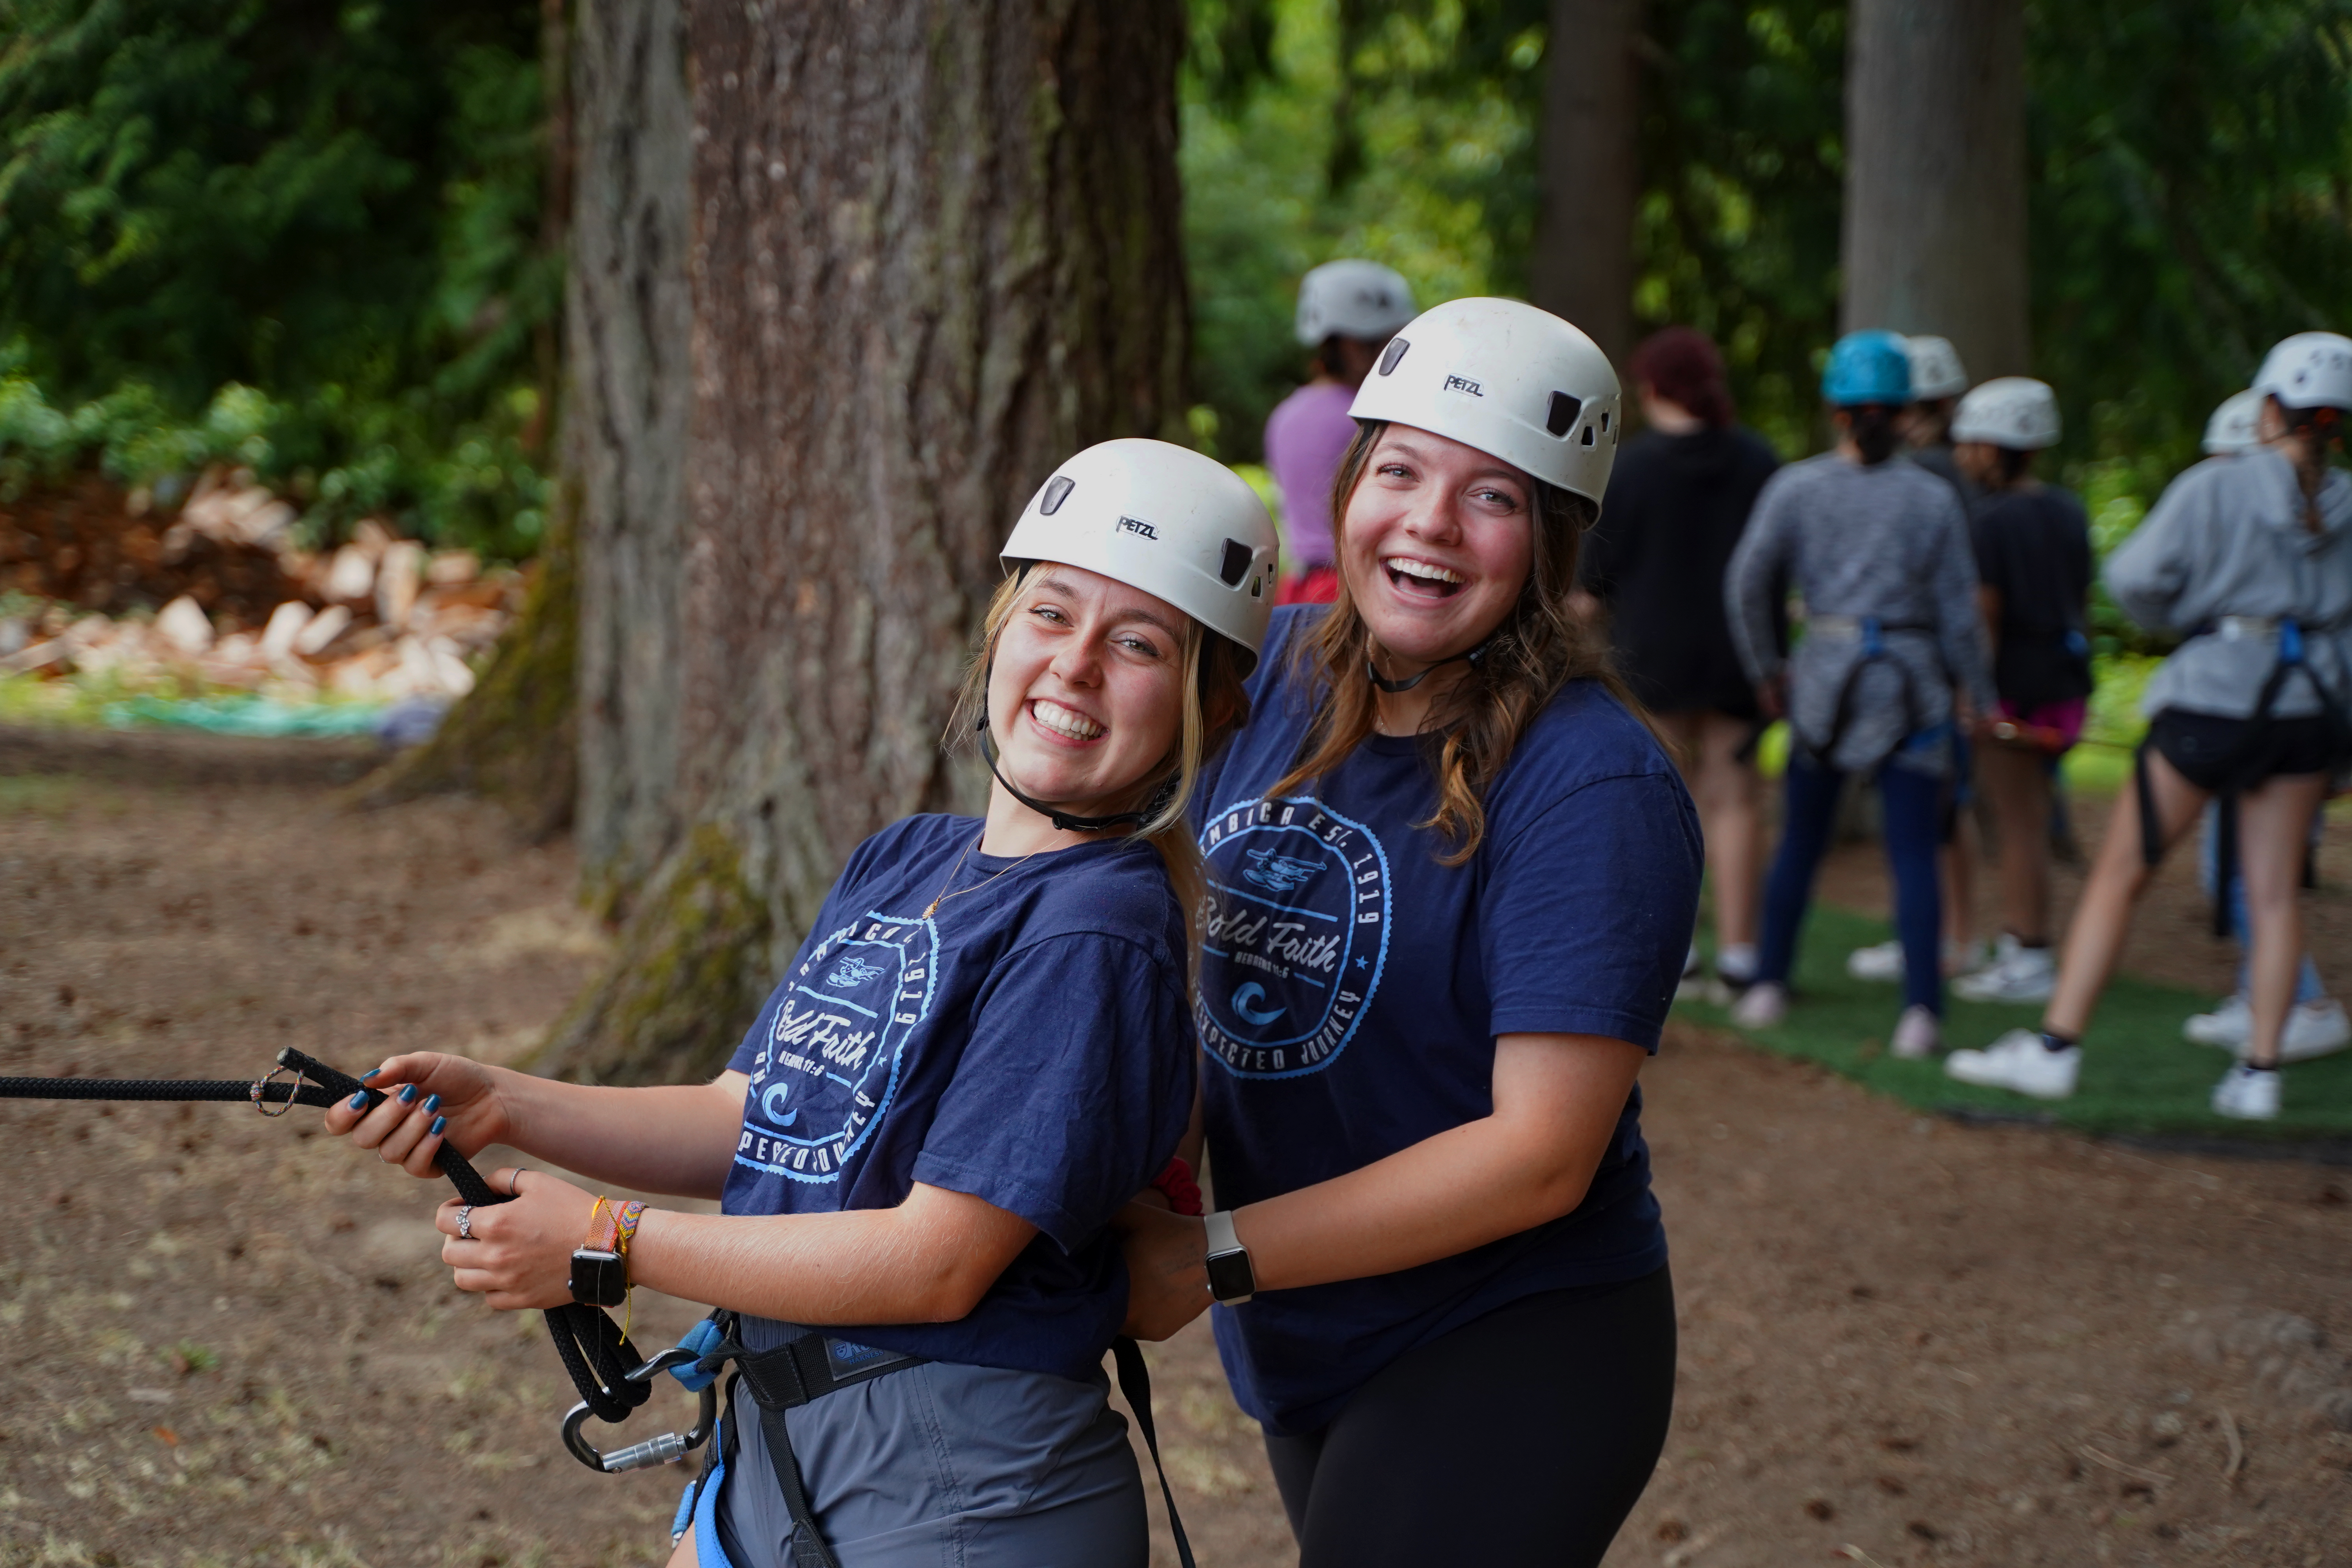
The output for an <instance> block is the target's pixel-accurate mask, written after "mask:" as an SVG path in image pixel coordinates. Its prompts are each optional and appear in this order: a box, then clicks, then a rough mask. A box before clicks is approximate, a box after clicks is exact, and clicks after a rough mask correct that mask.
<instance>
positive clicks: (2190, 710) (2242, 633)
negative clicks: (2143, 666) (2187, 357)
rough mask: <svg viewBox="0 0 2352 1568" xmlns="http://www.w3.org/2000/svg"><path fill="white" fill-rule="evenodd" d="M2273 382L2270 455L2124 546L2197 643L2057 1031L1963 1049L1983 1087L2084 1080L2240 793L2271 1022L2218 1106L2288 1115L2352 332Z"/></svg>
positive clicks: (2140, 582)
mask: <svg viewBox="0 0 2352 1568" xmlns="http://www.w3.org/2000/svg"><path fill="white" fill-rule="evenodd" d="M2254 390H2255V391H2256V392H2257V393H2259V394H2261V395H2263V399H2264V404H2263V421H2264V431H2265V435H2266V437H2267V446H2266V447H2265V449H2263V450H2262V451H2259V452H2252V453H2249V454H2248V455H2247V456H2245V457H2243V458H2240V459H2239V460H2237V461H2236V462H2234V463H2229V464H2216V463H2200V464H2199V465H2198V466H2197V467H2196V468H2191V469H2189V471H2188V472H2187V473H2185V474H2182V475H2181V476H2180V477H2179V479H2175V480H2173V482H2172V484H2171V485H2170V487H2169V488H2168V489H2166V490H2165V492H2164V495H2163V497H2162V499H2161V500H2158V502H2157V504H2156V507H2155V510H2151V511H2150V512H2149V513H2148V515H2147V521H2146V522H2144V523H2142V524H2141V525H2140V528H2139V531H2137V533H2135V534H2134V535H2133V536H2132V537H2131V538H2130V539H2129V540H2128V541H2126V542H2125V544H2124V545H2123V547H2122V548H2121V549H2119V550H2117V551H2116V552H2115V554H2114V555H2112V556H2110V557H2109V558H2108V561H2107V566H2106V581H2107V588H2108V591H2109V592H2110V593H2112V594H2113V595H2115V599H2116V604H2118V605H2121V606H2122V607H2123V609H2124V611H2125V612H2126V614H2128V615H2129V616H2131V617H2132V618H2133V619H2135V620H2137V621H2138V622H2139V623H2140V624H2141V625H2143V626H2148V627H2151V628H2153V629H2156V630H2160V631H2170V632H2177V633H2182V634H2185V635H2186V636H2187V639H2188V640H2187V641H2185V642H2184V643H2182V644H2181V646H2180V647H2179V651H2177V652H2176V653H2174V654H2173V655H2172V657H2171V658H2168V659H2166V660H2165V662H2164V666H2163V668H2161V669H2159V670H2158V671H2157V673H2156V675H2155V677H2154V679H2151V680H2150V681H2149V682H2148V688H2147V697H2146V698H2145V699H2144V706H2145V708H2146V710H2147V712H2148V714H2149V716H2150V719H2149V724H2148V731H2147V741H2146V742H2144V743H2143V744H2142V746H2141V748H2140V752H2139V755H2138V757H2137V760H2136V764H2135V773H2134V780H2133V787H2132V788H2130V789H2128V790H2126V791H2125V793H2124V795H2123V796H2122V798H2120V799H2119V800H2117V801H2116V808H2115V813H2114V815H2113V816H2110V817H2109V818H2108V819H2107V822H2108V826H2107V837H2106V841H2105V843H2104V844H2102V845H2101V846H2100V847H2099V858H2098V862H2097V864H2096V865H2095V867H2094V868H2092V872H2091V877H2090V880H2089V881H2088V882H2087V883H2086V884H2085V885H2084V889H2083V900H2082V902H2081V903H2080V904H2079V905H2078V906H2076V908H2075V911H2074V925H2073V928H2072V930H2071V931H2069V932H2068V934H2067V941H2066V951H2065V953H2064V956H2063V960H2062V962H2061V963H2060V965H2059V972H2058V984H2057V987H2056V990H2055V992H2054V993H2053V995H2052V997H2051V1001H2050V1005H2049V1007H2048V1009H2047V1010H2046V1011H2045V1012H2044V1013H2043V1015H2042V1028H2041V1029H2040V1031H2038V1032H2036V1031H2033V1030H2029V1029H2013V1030H2011V1032H2010V1033H2009V1034H2007V1035H2005V1036H2003V1037H2001V1038H2000V1040H1998V1041H1996V1042H1994V1044H1993V1045H1992V1046H1991V1047H1988V1048H1987V1049H1984V1050H1970V1051H1955V1052H1953V1053H1952V1055H1951V1056H1950V1058H1948V1059H1947V1061H1946V1063H1945V1071H1946V1072H1948V1073H1949V1074H1950V1075H1951V1076H1952V1077H1953V1078H1956V1079H1959V1080H1961V1081H1962V1082H1964V1083H1975V1084H1988V1085H1992V1086H1995V1087H1998V1088H2002V1089H2015V1090H2017V1091H2019V1092H2020V1093H2023V1094H2030V1095H2034V1096H2037V1097H2039V1098H2042V1099H2045V1100H2063V1099H2064V1098H2065V1097H2067V1096H2068V1095H2070V1094H2072V1093H2074V1088H2075V1084H2076V1080H2077V1077H2078V1075H2079V1073H2080V1071H2081V1068H2082V1064H2083V1050H2082V1046H2081V1043H2080V1042H2081V1040H2082V1037H2083V1031H2084V1029H2085V1028H2087V1027H2088V1026H2089V1025H2090V1022H2091V1016H2092V1012H2093V1009H2094V1008H2095V1006H2096V1005H2097V1004H2098V999H2099V994H2100V992H2101V991H2103V990H2104V989H2105V986H2106V983H2107V977H2108V976H2109V975H2110V974H2111V973H2113V972H2114V970H2115V964H2116V956H2117V954H2118V953H2119V952H2121V950H2122V947H2123V942H2124V937H2125V935H2126V932H2127V931H2128V930H2129V926H2130V920H2131V910H2132V907H2133V904H2134V903H2135V902H2136V901H2137V899H2138V897H2139V893H2140V890H2141V889H2143V888H2144V887H2145V886H2146V885H2147V878H2148V873H2149V872H2150V871H2151V870H2152V869H2154V868H2155V867H2156V866H2157V864H2158V862H2159V861H2160V860H2161V859H2162V858H2163V856H2164V852H2165V851H2166V849H2168V847H2170V846H2171V845H2172V844H2173V843H2174V842H2175V841H2176V840H2178V839H2179V837H2181V835H2183V834H2185V833H2187V832H2188V831H2189V829H2190V828H2191V827H2193V826H2195V825H2196V823H2197V820H2198V817H2199V816H2200V814H2201V813H2202V812H2203V810H2204V808H2205V805H2206V803H2207V802H2208V801H2210V800H2211V799H2213V798H2214V797H2216V796H2217V795H2235V796H2236V798H2237V802H2238V832H2239V844H2240V853H2241V858H2242V875H2243V877H2244V879H2245V890H2246V900H2247V905H2248V910H2249V913H2250V915H2251V918H2252V928H2253V942H2252V950H2253V951H2252V966H2251V967H2252V985H2251V990H2252V1012H2253V1022H2252V1033H2251V1035H2250V1037H2249V1039H2248V1044H2247V1054H2246V1058H2245V1059H2244V1060H2243V1061H2241V1062H2239V1063H2238V1064H2236V1065H2235V1066H2233V1067H2231V1069H2230V1070H2229V1072H2228V1073H2227V1074H2226V1075H2224V1077H2223V1078H2222V1079H2221V1083H2220V1084H2219V1085H2218V1086H2216V1088H2215V1089H2214V1090H2213V1101H2212V1103H2213V1110H2214V1111H2215V1113H2216V1114H2219V1115H2221V1116H2228V1117H2234V1118H2238V1119H2241V1120H2246V1121H2268V1120H2271V1119H2273V1118H2275V1117H2276V1116H2277V1115H2278V1114H2279V1110H2280V1106H2281V1100H2282V1095H2283V1089H2282V1086H2281V1083H2280V1076H2279V1070H2278V1068H2279V1047H2280V1037H2281V1033H2282V1031H2283V1030H2284V1026H2285V1024H2286V1018H2287V1012H2288V1009H2289V1007H2290V1005H2292V1003H2293V1000H2294V978H2295V969H2296V967H2297V965H2298V963H2299V962H2300V960H2301V956H2302V953H2303V911H2302V909H2301V907H2300V905H2299V903H2298V902H2297V898H2296V892H2297V887H2298V884H2299V883H2300V881H2301V874H2302V868H2303V858H2304V849H2305V845H2306V844H2307V843H2308V842H2309V835H2310V831H2311V824H2312V819H2313V817H2314V816H2315V814H2316V813H2317V812H2318V810H2319V806H2320V803H2321V801H2322V800H2323V799H2325V798H2326V793H2327V788H2328V784H2329V782H2330V779H2331V776H2332V775H2333V774H2334V773H2336V771H2337V770H2338V769H2340V768H2342V767H2343V766H2345V764H2346V763H2347V762H2352V724H2347V717H2346V699H2347V693H2352V475H2347V474H2345V473H2343V472H2342V471H2340V470H2338V469H2336V468H2332V467H2330V466H2329V463H2328V458H2329V454H2330V453H2331V452H2333V451H2335V450H2336V449H2337V448H2338V447H2340V446H2341V443H2342V439H2343V427H2344V420H2345V418H2346V417H2347V411H2352V339H2347V338H2344V337H2341V336H2338V335H2337V334H2336V333H2334V332H2299V333H2297V334H2295V335H2294V337H2291V338H2288V339H2287V340H2285V341H2284V342H2281V343H2280V344H2279V345H2278V346H2277V347H2275V348H2273V350H2271V352H2270V355H2269V357H2268V358H2267V359H2265V360H2264V361H2263V369H2262V374H2260V375H2258V376H2257V377H2256V378H2255V380H2254Z"/></svg>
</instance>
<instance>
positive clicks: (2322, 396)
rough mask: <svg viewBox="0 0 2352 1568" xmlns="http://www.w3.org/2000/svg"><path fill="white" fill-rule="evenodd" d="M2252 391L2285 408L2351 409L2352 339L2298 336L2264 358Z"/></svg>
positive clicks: (2316, 334)
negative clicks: (2271, 399) (2273, 399)
mask: <svg viewBox="0 0 2352 1568" xmlns="http://www.w3.org/2000/svg"><path fill="white" fill-rule="evenodd" d="M2253 390H2254V391H2255V392H2256V393H2257V394H2258V395H2263V396H2267V397H2275V398H2277V399H2278V400H2279V406H2280V407H2282V408H2352V338H2347V337H2345V336H2343V335H2342V334H2341V333H2338V332H2297V333H2295V334H2294V336H2293V337H2291V338H2284V339H2282V340H2280V342H2279V343H2278V346H2277V347H2275V348H2273V349H2272V350H2271V352H2270V353H2268V354H2266V355H2264V356H2263V368H2262V371H2261V374H2257V375H2256V376H2255V377H2254V387H2253Z"/></svg>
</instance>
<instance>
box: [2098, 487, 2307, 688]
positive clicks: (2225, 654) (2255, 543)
mask: <svg viewBox="0 0 2352 1568" xmlns="http://www.w3.org/2000/svg"><path fill="white" fill-rule="evenodd" d="M2303 517H2304V500H2303V489H2302V487H2301V486H2300V485H2298V484H2297V483H2296V482H2295V477H2294V465H2293V464H2292V463H2290V462H2288V461H2287V460H2286V458H2284V457H2282V456H2280V455H2279V454H2278V453H2276V452H2273V451H2255V452H2249V453H2247V454H2245V455H2244V456H2243V457H2239V458H2209V459H2208V460H2206V461H2204V462H2202V463H2200V464H2198V465H2197V466H2196V467H2195V468H2190V469H2189V471H2188V472H2186V473H2184V474H2182V475H2181V476H2180V477H2179V479H2174V480H2173V481H2172V483H2171V484H2169V485H2168V486H2166V487H2165V490H2164V494H2163V496H2162V497H2160V498H2159V499H2158V501H2157V503H2156V506H2155V508H2154V510H2151V511H2149V513H2148V514H2147V521H2144V522H2142V523H2141V524H2140V525H2139V528H2138V529H2137V531H2135V532H2134V533H2133V534H2132V536H2131V537H2130V538H2129V539H2127V540H2126V541H2125V542H2123V544H2122V545H2121V547H2119V548H2118V549H2117V550H2116V552H2115V553H2114V554H2113V555H2110V556H2108V557H2107V567H2106V574H2105V575H2106V584H2107V592H2108V593H2110V594H2112V595H2115V599H2116V604H2117V605H2121V606H2122V607H2123V611H2124V613H2125V614H2126V615H2127V616H2131V618H2132V619H2133V620H2136V621H2137V622H2138V623H2139V624H2140V625H2142V626H2147V628H2148V629H2150V630H2151V631H2173V632H2189V633H2191V634H2193V635H2192V636H2190V637H2189V640H2188V641H2187V642H2185V643H2183V644H2181V645H2180V647H2179V649H2177V650H2176V651H2175V652H2174V653H2173V655H2172V657H2171V658H2168V659H2166V660H2165V661H2164V667H2163V668H2161V669H2158V671H2157V672H2156V674H2155V676H2154V677H2153V678H2152V679H2150V680H2149V681H2148V683H2147V695H2146V696H2145V697H2144V698H2143V699H2142V700H2141V702H2140V708H2141V710H2142V711H2144V712H2146V713H2148V714H2150V715H2153V714H2156V713H2158V712H2160V711H2162V710H2165V709H2167V708H2180V709H2185V710H2188V711H2189V712H2192V713H2216V714H2220V715H2221V716H2223V717H2225V718H2231V719H2244V718H2248V717H2251V716H2252V713H2253V711H2254V705H2255V701H2256V700H2257V699H2258V698H2259V697H2260V696H2261V695H2262V689H2263V681H2264V680H2266V679H2269V677H2270V673H2271V668H2272V667H2273V665H2275V664H2276V663H2277V662H2278V637H2277V634H2276V633H2275V632H2274V631H2273V630H2271V629H2269V628H2268V627H2265V626H2246V625H2244V624H2238V625H2231V626H2224V625H2222V624H2221V622H2222V619H2223V617H2225V616H2246V617H2251V618H2257V619H2274V618H2275V617H2278V616H2294V617H2295V619H2297V620H2298V621H2300V622H2301V623H2302V625H2303V632H2304V647H2305V658H2308V659H2309V661H2310V664H2311V668H2312V672H2313V673H2314V674H2315V675H2317V676H2318V677H2319V678H2320V679H2322V680H2325V681H2326V683H2327V687H2328V689H2329V690H2330V691H2332V692H2333V693H2335V695H2336V700H2337V701H2338V702H2343V701H2345V700H2347V697H2352V475H2347V474H2345V473H2343V472H2342V471H2341V470H2339V469H2333V468H2331V469H2330V470H2328V473H2327V477H2326V479H2325V480H2324V481H2323V482H2322V483H2321V485H2320V488H2319V517H2320V531H2319V532H2318V533H2316V534H2314V533H2312V532H2310V531H2307V530H2306V529H2305V526H2304V523H2303ZM2271 711H2272V712H2273V714H2275V715H2277V716H2278V717H2280V718H2283V719H2284V718H2296V717H2304V716H2308V715H2310V714H2314V713H2316V712H2318V711H2319V699H2318V697H2317V695H2316V694H2315V693H2314V692H2313V690H2312V689H2311V683H2310V682H2309V681H2307V680H2305V679H2302V678H2301V677H2299V676H2298V677H2294V678H2293V679H2289V680H2288V681H2287V683H2286V685H2285V687H2284V689H2282V690H2281V691H2280V693H2279V697H2278V701H2277V703H2276V705H2275V706H2274V707H2273V709H2272V710H2271Z"/></svg>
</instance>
